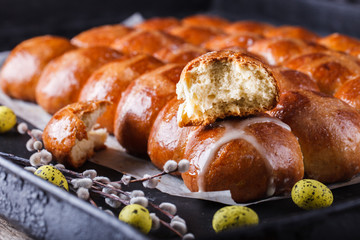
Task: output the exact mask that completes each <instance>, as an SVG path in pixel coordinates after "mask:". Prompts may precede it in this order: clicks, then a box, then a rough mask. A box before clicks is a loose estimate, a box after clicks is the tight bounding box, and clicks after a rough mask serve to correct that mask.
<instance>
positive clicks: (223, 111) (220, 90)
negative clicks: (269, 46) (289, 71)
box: [176, 51, 279, 127]
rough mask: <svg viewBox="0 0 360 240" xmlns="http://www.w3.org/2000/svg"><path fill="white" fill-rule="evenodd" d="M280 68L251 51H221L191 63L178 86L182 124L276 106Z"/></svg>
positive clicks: (244, 113) (199, 122)
mask: <svg viewBox="0 0 360 240" xmlns="http://www.w3.org/2000/svg"><path fill="white" fill-rule="evenodd" d="M276 72H277V71H273V69H272V68H271V67H270V66H269V65H267V64H265V63H264V62H262V61H261V60H260V59H259V58H256V57H255V56H253V55H252V54H250V53H245V52H235V51H218V52H210V53H207V54H204V55H202V56H200V57H198V58H196V59H194V60H193V61H191V62H189V63H188V64H187V65H186V67H185V68H184V70H183V71H182V73H181V76H180V81H179V83H178V84H177V86H176V93H177V96H178V99H180V100H183V103H182V104H181V105H180V106H179V110H178V117H177V119H178V124H179V126H180V127H182V126H191V125H206V124H210V123H212V122H215V120H216V119H219V118H220V119H221V118H225V117H228V116H248V115H251V114H254V113H259V112H264V111H266V110H269V109H272V108H274V107H275V106H276V104H277V102H278V101H279V87H278V81H277V77H276V76H277V73H276Z"/></svg>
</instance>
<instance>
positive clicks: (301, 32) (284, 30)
mask: <svg viewBox="0 0 360 240" xmlns="http://www.w3.org/2000/svg"><path fill="white" fill-rule="evenodd" d="M264 35H265V37H267V38H272V37H278V38H296V39H301V40H304V41H309V42H316V41H317V39H318V38H319V36H318V35H317V34H315V33H313V32H311V31H309V30H307V29H305V28H303V27H299V26H287V25H284V26H280V27H276V28H271V29H270V28H269V29H267V30H266V31H265V32H264Z"/></svg>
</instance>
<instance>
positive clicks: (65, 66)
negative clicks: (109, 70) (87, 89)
mask: <svg viewBox="0 0 360 240" xmlns="http://www.w3.org/2000/svg"><path fill="white" fill-rule="evenodd" d="M121 56H122V55H121V54H120V53H119V52H117V51H115V50H112V49H110V48H106V47H93V48H79V49H77V50H73V51H70V52H67V53H65V54H64V55H62V56H61V57H59V58H57V59H55V60H54V61H52V62H51V63H49V64H48V65H47V66H46V67H45V69H44V71H43V72H42V74H41V77H40V79H39V82H38V85H37V87H36V102H37V103H38V104H39V105H40V106H41V107H42V108H44V109H45V110H46V111H47V112H49V113H55V112H56V111H58V110H59V109H61V108H62V107H64V106H66V105H68V104H70V103H74V102H76V101H77V100H78V96H79V93H80V90H81V88H82V87H83V86H84V84H85V83H86V81H87V80H88V78H89V77H90V75H91V74H92V73H93V72H94V71H95V70H96V69H97V68H99V67H100V66H102V65H103V64H105V63H107V62H109V61H111V60H114V59H117V58H120V57H121Z"/></svg>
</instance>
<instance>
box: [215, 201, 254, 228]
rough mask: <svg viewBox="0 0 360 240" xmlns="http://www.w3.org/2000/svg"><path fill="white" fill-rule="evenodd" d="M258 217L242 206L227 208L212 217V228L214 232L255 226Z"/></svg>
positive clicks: (252, 211)
mask: <svg viewBox="0 0 360 240" xmlns="http://www.w3.org/2000/svg"><path fill="white" fill-rule="evenodd" d="M258 223H259V217H258V215H257V214H256V212H254V210H252V209H250V208H248V207H243V206H227V207H223V208H221V209H219V210H218V211H217V212H216V213H215V214H214V217H213V221H212V226H213V228H214V230H215V232H221V231H223V230H226V229H230V228H236V227H242V226H247V225H255V224H258Z"/></svg>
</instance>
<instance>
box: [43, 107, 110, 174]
mask: <svg viewBox="0 0 360 240" xmlns="http://www.w3.org/2000/svg"><path fill="white" fill-rule="evenodd" d="M109 104H110V102H108V101H88V102H77V103H74V104H70V105H67V106H66V107H64V108H62V109H60V110H59V111H58V112H56V113H55V114H54V115H53V117H52V118H51V120H50V121H49V123H48V124H47V125H46V127H45V129H44V133H43V141H44V146H45V148H46V149H47V150H48V151H49V152H51V153H52V155H53V156H54V158H55V160H56V161H58V162H59V163H62V164H64V165H66V166H69V167H73V168H78V167H80V166H82V165H83V164H84V163H85V161H86V160H87V159H88V158H89V157H91V156H92V155H93V154H94V150H98V149H101V148H104V147H105V145H104V143H105V140H106V138H107V135H108V134H107V131H106V129H105V128H100V129H97V128H96V127H97V125H96V121H97V119H98V118H99V117H100V116H101V115H102V113H104V112H105V110H106V107H107V106H108V105H109Z"/></svg>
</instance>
